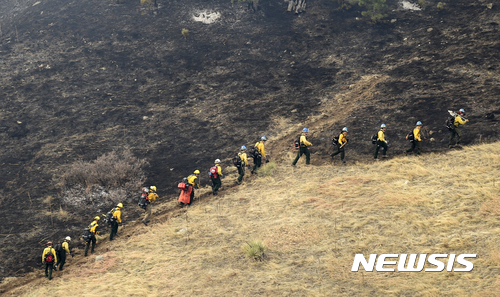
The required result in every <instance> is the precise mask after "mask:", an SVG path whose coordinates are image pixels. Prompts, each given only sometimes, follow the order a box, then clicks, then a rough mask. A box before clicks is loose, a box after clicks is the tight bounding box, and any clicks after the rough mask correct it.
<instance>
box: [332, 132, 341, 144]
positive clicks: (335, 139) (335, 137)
mask: <svg viewBox="0 0 500 297" xmlns="http://www.w3.org/2000/svg"><path fill="white" fill-rule="evenodd" d="M339 137H340V134H339V135H337V136H333V138H332V144H333V145H336V146H338V145H339Z"/></svg>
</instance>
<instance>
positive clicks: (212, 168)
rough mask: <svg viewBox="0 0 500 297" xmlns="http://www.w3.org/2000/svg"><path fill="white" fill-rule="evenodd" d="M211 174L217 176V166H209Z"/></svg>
mask: <svg viewBox="0 0 500 297" xmlns="http://www.w3.org/2000/svg"><path fill="white" fill-rule="evenodd" d="M210 173H211V176H213V177H214V178H217V166H213V167H210Z"/></svg>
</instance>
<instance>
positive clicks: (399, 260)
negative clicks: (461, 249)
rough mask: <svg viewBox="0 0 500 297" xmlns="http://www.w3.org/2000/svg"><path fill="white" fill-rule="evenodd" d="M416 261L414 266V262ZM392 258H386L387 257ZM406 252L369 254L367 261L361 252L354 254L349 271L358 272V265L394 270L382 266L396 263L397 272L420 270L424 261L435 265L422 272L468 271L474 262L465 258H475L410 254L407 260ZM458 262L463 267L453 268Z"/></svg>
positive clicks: (454, 255) (366, 269)
mask: <svg viewBox="0 0 500 297" xmlns="http://www.w3.org/2000/svg"><path fill="white" fill-rule="evenodd" d="M417 256H418V263H417V266H416V267H415V262H417ZM388 258H389V259H393V260H387V259H388ZM407 258H408V254H381V255H379V256H378V257H377V254H371V255H370V258H369V259H368V261H367V260H366V258H365V256H364V255H363V254H356V255H355V256H354V262H353V263H352V268H351V272H358V270H359V266H360V265H361V266H363V268H364V269H365V271H367V272H373V270H374V269H375V271H377V272H394V271H395V267H384V266H386V265H393V266H394V265H397V268H398V272H421V271H422V270H424V266H425V263H426V262H427V263H428V264H431V265H434V266H435V267H428V268H425V270H424V272H441V271H443V270H444V269H445V267H446V271H448V272H452V271H453V272H470V271H472V269H473V268H474V264H473V263H472V262H470V261H467V260H466V258H476V254H460V255H456V254H430V255H429V256H427V254H410V257H409V258H408V262H407V261H406V259H407ZM455 262H456V263H458V264H460V265H462V266H463V267H457V268H454V264H455Z"/></svg>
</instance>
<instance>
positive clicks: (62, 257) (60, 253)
mask: <svg viewBox="0 0 500 297" xmlns="http://www.w3.org/2000/svg"><path fill="white" fill-rule="evenodd" d="M70 241H71V237H69V236H66V238H65V239H64V241H63V243H62V244H60V245H61V246H60V248H58V247H57V246H58V245H59V243H58V244H57V245H56V248H55V250H56V253H57V260H58V261H57V268H59V271H62V270H63V268H64V264H66V253H68V254H71V252H70V251H69V242H70ZM54 270H56V269H55V267H54Z"/></svg>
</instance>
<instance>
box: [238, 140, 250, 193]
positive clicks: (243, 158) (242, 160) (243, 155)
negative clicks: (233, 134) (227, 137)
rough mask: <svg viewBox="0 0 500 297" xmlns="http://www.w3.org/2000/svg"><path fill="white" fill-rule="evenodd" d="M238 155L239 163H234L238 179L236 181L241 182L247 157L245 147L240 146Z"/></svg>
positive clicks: (246, 164)
mask: <svg viewBox="0 0 500 297" xmlns="http://www.w3.org/2000/svg"><path fill="white" fill-rule="evenodd" d="M238 157H239V158H240V163H239V165H236V168H238V180H237V183H238V184H241V182H242V181H243V176H244V175H245V166H248V158H247V147H246V146H242V147H241V152H239V153H238Z"/></svg>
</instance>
